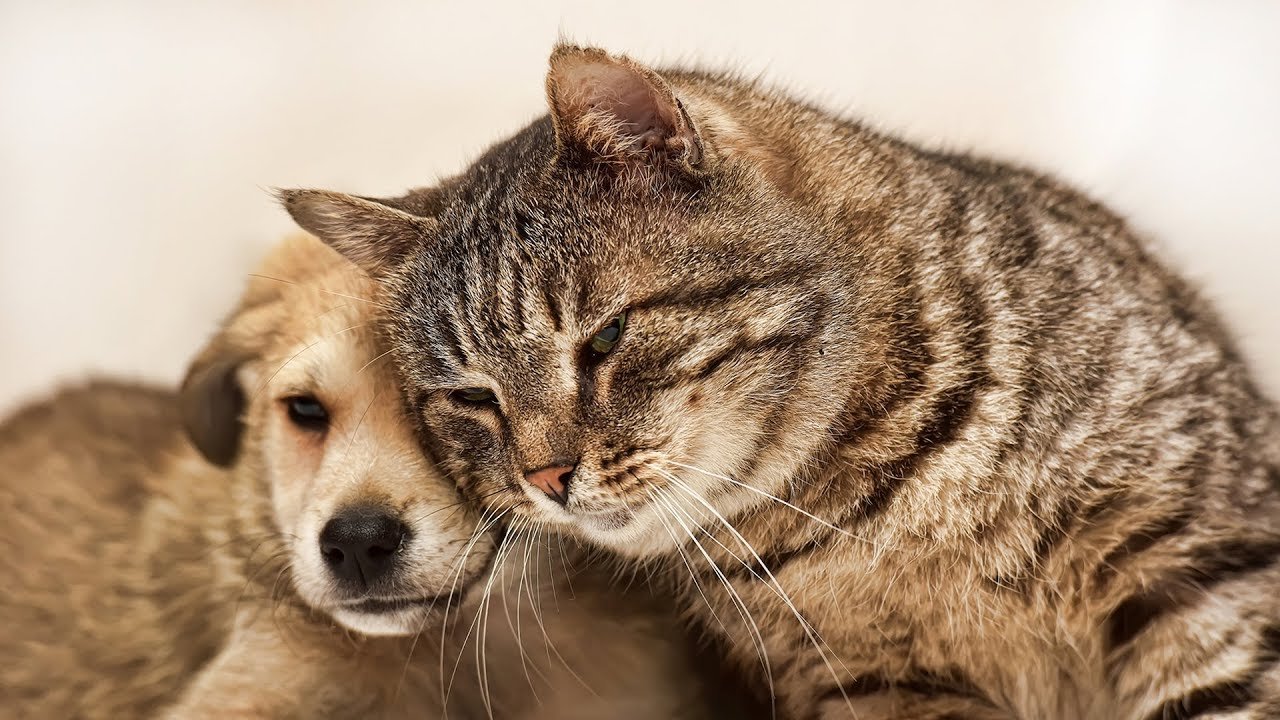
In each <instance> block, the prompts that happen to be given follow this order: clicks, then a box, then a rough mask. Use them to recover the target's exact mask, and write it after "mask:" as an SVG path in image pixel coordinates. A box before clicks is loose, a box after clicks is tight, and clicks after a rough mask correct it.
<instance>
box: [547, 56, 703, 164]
mask: <svg viewBox="0 0 1280 720" xmlns="http://www.w3.org/2000/svg"><path fill="white" fill-rule="evenodd" d="M547 102H548V104H549V105H550V106H551V118H552V122H553V124H554V125H555V131H556V140H557V142H558V143H559V145H560V147H561V150H562V152H570V153H572V152H585V153H586V154H587V156H588V157H590V158H591V159H594V160H601V161H604V162H606V163H610V164H624V165H626V164H633V165H643V164H654V163H655V162H656V163H670V164H673V165H675V166H677V167H680V168H683V169H686V170H697V169H698V168H699V167H700V166H701V165H703V164H704V161H705V159H706V152H705V148H704V146H703V141H702V138H701V136H700V135H699V133H698V130H697V128H695V127H694V125H693V121H692V120H691V119H690V117H689V113H688V112H687V111H686V110H685V107H684V105H683V104H681V102H680V98H679V97H677V96H676V93H675V90H674V89H673V88H672V87H671V84H670V83H668V82H667V81H666V80H665V79H663V78H662V76H661V75H659V74H658V73H656V72H654V71H653V70H651V69H649V68H647V67H644V66H643V65H641V64H639V63H637V62H635V61H633V60H631V59H630V58H626V57H615V56H612V55H609V54H608V53H606V52H604V51H603V50H599V49H596V48H582V47H577V46H574V45H558V46H557V47H556V49H555V51H554V52H553V53H552V54H551V69H550V72H548V73H547Z"/></svg>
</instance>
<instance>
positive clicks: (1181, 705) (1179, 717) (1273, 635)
mask: <svg viewBox="0 0 1280 720" xmlns="http://www.w3.org/2000/svg"><path fill="white" fill-rule="evenodd" d="M1259 639H1260V643H1259V645H1260V646H1259V650H1260V651H1261V652H1260V655H1259V657H1258V658H1257V659H1256V660H1255V661H1254V663H1253V666H1252V667H1251V668H1249V670H1248V671H1246V672H1245V673H1244V675H1242V676H1241V677H1237V678H1233V679H1231V680H1223V681H1221V682H1218V683H1214V684H1213V685H1208V686H1205V687H1202V688H1197V689H1195V690H1192V691H1191V692H1189V693H1186V694H1184V695H1182V696H1180V697H1176V698H1172V699H1170V700H1166V701H1165V702H1163V703H1162V704H1161V705H1160V707H1158V708H1156V709H1155V710H1154V711H1152V712H1151V714H1149V715H1147V717H1146V720H1191V718H1196V717H1201V716H1204V715H1208V714H1211V713H1212V714H1218V713H1224V712H1229V711H1231V710H1240V709H1243V708H1244V707H1246V706H1247V705H1249V703H1251V702H1253V701H1254V700H1255V699H1256V698H1255V693H1256V691H1257V684H1258V680H1259V679H1260V678H1261V677H1262V676H1263V674H1264V673H1266V672H1267V671H1268V670H1271V669H1272V668H1274V667H1275V666H1276V664H1277V662H1280V647H1278V646H1277V644H1278V643H1280V627H1277V626H1275V625H1272V626H1269V627H1267V628H1266V629H1265V630H1263V631H1262V634H1261V637H1260V638H1259ZM1257 717H1269V716H1266V715H1258V716H1257Z"/></svg>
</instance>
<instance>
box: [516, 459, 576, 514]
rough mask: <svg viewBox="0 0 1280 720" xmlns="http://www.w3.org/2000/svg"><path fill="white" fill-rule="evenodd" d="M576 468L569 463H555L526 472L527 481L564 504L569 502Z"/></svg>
mask: <svg viewBox="0 0 1280 720" xmlns="http://www.w3.org/2000/svg"><path fill="white" fill-rule="evenodd" d="M573 470H574V468H571V467H569V466H568V465H553V466H551V467H544V468H542V469H541V470H534V471H533V472H527V473H525V474H524V479H525V482H528V483H529V484H530V485H532V486H534V487H536V488H538V489H539V490H541V491H542V492H544V493H546V494H547V497H549V498H551V499H552V500H555V501H556V502H558V503H560V504H561V505H564V504H565V503H567V502H569V481H570V480H571V479H573Z"/></svg>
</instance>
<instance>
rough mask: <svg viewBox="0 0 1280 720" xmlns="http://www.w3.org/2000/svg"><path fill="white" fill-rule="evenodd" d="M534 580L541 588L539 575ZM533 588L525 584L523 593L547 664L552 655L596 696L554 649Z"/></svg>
mask: <svg viewBox="0 0 1280 720" xmlns="http://www.w3.org/2000/svg"><path fill="white" fill-rule="evenodd" d="M526 559H527V557H526ZM534 568H535V569H537V565H536V564H535V565H534ZM534 580H535V582H536V583H537V585H536V587H538V588H541V587H542V584H541V575H540V574H539V575H538V576H537V577H535V578H534ZM534 587H535V585H534V584H532V583H530V584H526V585H525V593H526V595H527V597H528V599H529V607H530V609H531V611H533V613H534V615H533V619H534V621H535V622H537V623H538V629H539V630H540V631H541V632H542V641H543V643H544V645H543V647H544V648H545V649H546V651H547V662H550V661H551V656H552V655H554V656H555V658H556V659H557V660H559V661H560V664H561V665H562V666H563V667H564V669H565V670H566V671H567V672H568V673H569V675H571V676H572V677H573V678H574V679H575V680H577V681H578V684H579V685H581V686H582V687H583V689H585V690H586V691H587V692H589V693H591V694H592V695H597V696H598V695H599V693H597V692H596V690H595V688H593V687H591V685H590V684H589V683H588V682H587V681H586V680H585V679H584V678H583V677H582V676H581V675H579V674H578V672H577V671H576V670H574V669H573V667H572V666H571V665H570V664H569V661H568V660H567V659H565V657H564V655H562V654H561V653H560V650H559V649H558V648H557V647H556V645H555V643H554V642H553V641H552V640H551V635H550V633H548V632H547V626H546V624H545V623H544V622H543V619H542V609H541V608H542V605H541V601H540V600H537V599H535V595H534V593H533V590H534Z"/></svg>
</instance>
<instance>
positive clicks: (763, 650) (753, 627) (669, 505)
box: [650, 488, 777, 716]
mask: <svg viewBox="0 0 1280 720" xmlns="http://www.w3.org/2000/svg"><path fill="white" fill-rule="evenodd" d="M650 497H651V499H652V500H653V502H655V503H658V504H660V505H663V506H665V507H666V509H667V511H668V512H669V513H670V514H671V518H672V519H673V520H675V521H676V523H677V524H678V525H680V527H681V528H682V529H683V530H684V531H685V534H686V535H688V537H689V540H690V541H691V542H692V543H693V545H694V547H696V548H697V549H698V552H700V553H702V557H703V558H705V559H706V561H707V564H708V565H710V566H711V570H712V572H713V573H715V576H716V577H717V578H718V579H719V580H720V584H721V585H722V586H724V589H725V590H726V591H728V594H729V598H730V600H731V601H732V602H733V604H734V606H735V607H736V608H737V609H738V614H739V615H740V616H741V617H742V618H743V619H744V620H745V621H746V622H747V631H748V634H750V635H751V639H752V643H753V644H754V645H755V646H756V651H757V654H758V655H759V656H760V663H761V665H762V666H763V669H764V677H765V682H766V683H767V684H768V686H769V699H770V709H771V710H772V712H773V714H774V715H775V716H776V714H777V709H776V707H775V706H774V703H773V699H774V696H775V694H776V690H775V689H774V685H773V665H772V663H771V662H770V660H769V650H768V646H767V645H766V644H765V642H764V635H763V634H762V633H761V632H760V625H759V623H757V622H756V620H755V617H754V616H753V615H752V614H751V610H750V609H749V608H748V607H747V604H746V602H745V601H743V599H742V596H741V595H739V594H738V591H737V589H736V588H734V587H733V583H731V582H729V578H728V577H726V576H725V574H724V571H723V570H721V569H720V566H719V565H718V564H716V561H715V560H714V559H713V558H712V557H711V555H710V553H708V552H707V550H706V548H704V547H703V546H702V543H700V542H698V537H697V535H696V534H695V533H694V531H693V529H691V528H690V527H689V526H688V525H686V524H685V523H684V521H683V520H681V519H680V512H681V511H680V508H679V505H678V503H675V502H674V501H673V500H671V499H670V498H667V497H665V496H664V495H663V494H662V493H661V490H660V489H659V488H653V492H652V493H650ZM683 544H684V543H677V545H676V547H677V548H680V547H681V546H683ZM689 572H690V575H691V576H692V577H693V578H694V580H695V582H696V579H697V577H696V575H694V573H693V569H692V568H690V570H689ZM700 592H701V591H700ZM704 599H705V596H704ZM708 607H710V603H708ZM712 615H713V616H714V615H715V611H714V610H712ZM717 620H719V618H717ZM721 627H722V629H723V627H724V626H723V624H722V625H721ZM725 634H726V635H728V632H727V631H726V632H725Z"/></svg>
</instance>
